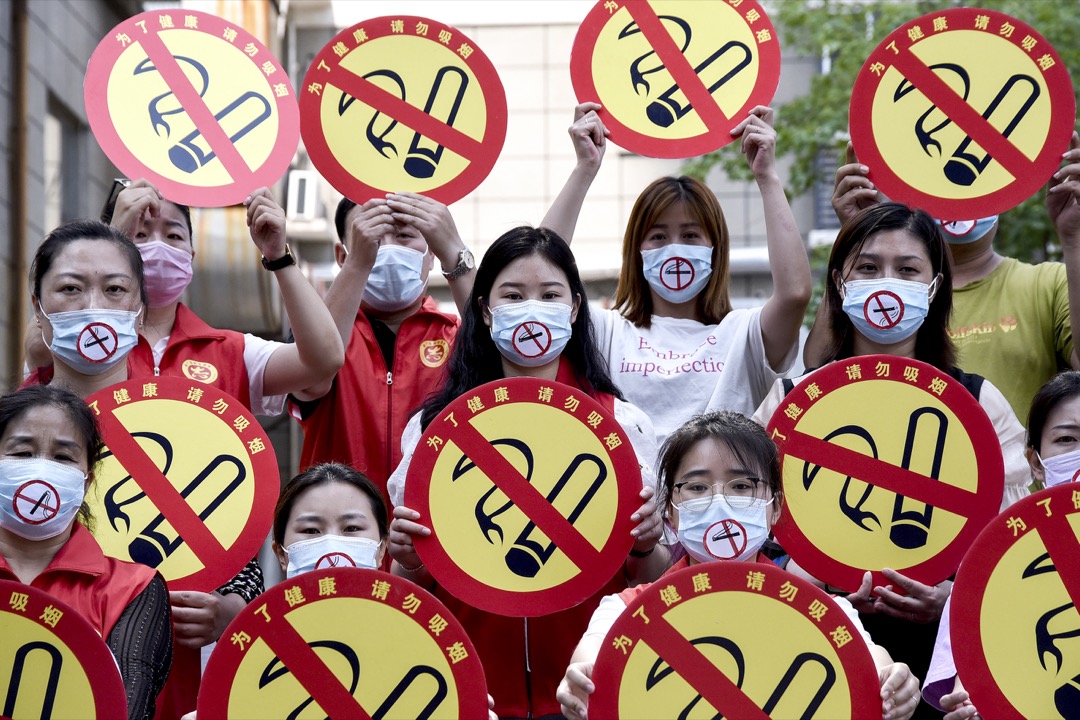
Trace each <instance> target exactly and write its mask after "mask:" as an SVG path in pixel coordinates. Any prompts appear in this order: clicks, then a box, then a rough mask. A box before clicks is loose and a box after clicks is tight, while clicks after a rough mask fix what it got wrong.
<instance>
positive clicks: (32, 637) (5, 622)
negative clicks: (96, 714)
mask: <svg viewBox="0 0 1080 720" xmlns="http://www.w3.org/2000/svg"><path fill="white" fill-rule="evenodd" d="M0 637H2V638H3V642H0V698H5V701H4V705H5V709H6V710H8V715H7V716H8V717H12V718H15V720H19V718H40V717H42V715H43V711H42V707H43V703H45V702H51V703H52V717H56V718H78V717H85V716H86V713H87V708H93V707H95V706H96V703H95V701H94V693H93V690H92V689H91V687H90V681H89V679H88V678H87V676H86V671H85V670H83V667H82V664H81V663H80V662H79V660H78V658H76V657H75V654H74V653H73V652H71V650H70V649H69V648H68V647H67V645H65V644H64V643H63V642H61V641H60V640H59V638H57V636H56V635H55V634H54V633H52V632H50V631H49V629H48V628H46V627H43V626H42V625H41V624H39V623H38V622H35V621H34V620H33V619H30V618H27V617H23V616H20V615H18V614H16V613H12V612H3V613H0ZM42 646H45V647H42ZM20 668H21V675H19V677H18V688H17V690H16V695H15V705H14V707H11V706H8V705H7V702H8V701H7V700H6V698H8V694H9V693H10V692H11V691H12V686H13V684H14V679H13V676H14V675H15V671H16V669H20ZM53 673H55V674H56V682H55V685H53V686H52V688H51V691H50V680H51V675H52V674H53Z"/></svg>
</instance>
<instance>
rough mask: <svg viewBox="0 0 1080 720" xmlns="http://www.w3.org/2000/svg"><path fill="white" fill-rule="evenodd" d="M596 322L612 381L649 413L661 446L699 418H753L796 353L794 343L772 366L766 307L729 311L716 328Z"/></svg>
mask: <svg viewBox="0 0 1080 720" xmlns="http://www.w3.org/2000/svg"><path fill="white" fill-rule="evenodd" d="M592 318H593V322H594V324H595V325H596V343H597V346H598V347H599V349H600V353H601V354H602V355H603V356H604V357H605V358H607V361H608V373H609V374H610V375H611V379H612V381H613V382H614V383H615V385H616V386H617V387H618V388H619V390H621V391H622V392H623V394H624V395H625V396H626V399H627V400H628V401H630V402H632V403H633V404H635V405H637V406H638V407H639V408H641V409H642V410H644V411H645V412H646V413H648V415H649V418H650V419H651V420H652V423H653V428H654V429H655V430H656V443H657V445H658V446H659V445H660V444H661V443H663V441H664V438H666V437H667V436H668V434H669V433H671V431H672V430H675V429H676V428H678V427H679V426H680V425H682V424H683V423H684V422H686V421H687V420H689V419H690V418H691V417H693V416H694V415H698V414H700V413H703V412H709V411H712V410H733V411H736V412H741V413H743V414H744V415H750V414H751V413H753V412H754V410H755V409H756V408H757V406H758V405H759V404H760V403H761V400H762V399H763V398H764V397H765V393H767V392H768V390H769V388H770V387H771V386H772V384H773V383H774V382H775V381H776V379H777V378H779V377H780V376H781V375H783V373H785V372H787V371H788V370H789V369H790V368H791V365H792V363H794V361H795V355H796V351H797V350H798V343H793V344H792V346H791V349H790V350H789V351H788V353H787V355H785V357H784V360H783V362H782V363H781V364H780V368H779V369H777V370H774V369H773V368H771V367H770V366H769V361H768V359H767V358H766V357H765V344H764V342H763V340H762V338H761V308H754V309H752V310H732V311H731V312H730V313H728V314H727V316H726V317H725V318H724V319H723V320H722V321H720V323H719V324H718V325H705V324H703V323H700V322H697V321H696V320H685V319H682V318H669V317H657V316H653V318H652V324H651V326H650V327H648V328H643V327H640V328H639V327H637V326H635V325H634V324H633V323H631V322H630V321H629V320H627V319H626V318H624V317H623V316H622V315H620V314H619V313H618V312H616V311H614V310H597V311H594V312H593V313H592Z"/></svg>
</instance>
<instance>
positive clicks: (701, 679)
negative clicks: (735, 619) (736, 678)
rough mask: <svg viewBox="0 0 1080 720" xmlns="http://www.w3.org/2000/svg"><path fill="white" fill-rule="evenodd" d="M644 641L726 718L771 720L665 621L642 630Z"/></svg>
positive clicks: (654, 622)
mask: <svg viewBox="0 0 1080 720" xmlns="http://www.w3.org/2000/svg"><path fill="white" fill-rule="evenodd" d="M640 630H641V640H643V641H645V642H646V643H647V644H648V645H649V647H651V648H652V649H653V650H654V651H655V652H656V654H657V655H659V656H660V657H661V658H663V660H664V662H666V663H667V664H668V665H670V666H671V669H672V670H674V671H675V672H676V673H678V674H679V677H681V678H682V679H683V680H685V681H686V682H688V683H689V684H690V687H692V688H694V690H696V691H697V692H698V694H699V695H701V697H702V698H704V699H705V701H706V702H708V703H709V704H710V705H712V707H713V709H714V710H717V711H719V712H720V713H722V714H723V716H724V717H729V718H740V719H745V720H768V717H769V716H768V715H766V714H765V711H764V710H762V709H761V708H759V707H758V706H757V703H755V702H754V701H753V700H751V699H750V698H749V697H748V696H747V695H746V693H744V692H743V691H742V688H740V687H739V686H738V685H736V684H735V683H733V682H732V681H731V679H730V678H728V676H727V675H725V674H724V673H722V672H720V669H719V668H717V667H716V666H715V665H713V663H712V661H711V660H709V658H707V657H705V654H704V653H702V652H701V651H700V650H698V648H697V646H696V645H694V644H693V643H691V642H690V641H689V640H687V639H686V638H685V637H683V636H682V633H680V632H679V631H678V630H676V629H675V628H673V627H672V626H671V624H670V623H668V621H667V620H665V619H664V618H663V617H661V618H658V619H655V620H653V622H651V623H648V624H644V625H642V626H641V628H640Z"/></svg>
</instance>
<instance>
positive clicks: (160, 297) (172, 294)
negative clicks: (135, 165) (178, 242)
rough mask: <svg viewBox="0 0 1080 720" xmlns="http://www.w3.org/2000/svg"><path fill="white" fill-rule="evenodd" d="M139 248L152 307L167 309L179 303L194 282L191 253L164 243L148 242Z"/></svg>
mask: <svg viewBox="0 0 1080 720" xmlns="http://www.w3.org/2000/svg"><path fill="white" fill-rule="evenodd" d="M138 247H139V253H140V254H141V255H142V259H143V282H144V283H145V285H146V294H147V295H149V297H150V307H153V308H156V307H165V306H166V305H171V304H172V303H174V302H176V301H177V300H178V299H179V298H180V296H181V295H182V294H183V293H184V290H185V289H186V288H187V286H188V285H189V284H190V283H191V253H190V252H188V251H187V250H181V249H180V248H177V247H173V246H172V245H170V244H169V243H167V242H163V241H161V240H154V241H152V242H145V243H142V244H141V245H139V246H138Z"/></svg>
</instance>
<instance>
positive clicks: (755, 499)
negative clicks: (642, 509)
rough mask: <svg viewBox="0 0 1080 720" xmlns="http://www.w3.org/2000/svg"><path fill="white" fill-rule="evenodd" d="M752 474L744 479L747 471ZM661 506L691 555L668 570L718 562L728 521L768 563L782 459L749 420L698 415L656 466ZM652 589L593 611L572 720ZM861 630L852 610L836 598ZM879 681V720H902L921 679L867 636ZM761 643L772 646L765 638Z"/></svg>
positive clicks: (570, 700) (565, 702) (569, 672)
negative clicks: (716, 537) (624, 618)
mask: <svg viewBox="0 0 1080 720" xmlns="http://www.w3.org/2000/svg"><path fill="white" fill-rule="evenodd" d="M748 472H749V473H750V474H751V475H752V476H751V477H747V473H748ZM658 474H659V477H660V501H661V504H662V507H664V508H665V509H666V512H667V516H668V522H669V523H670V524H671V527H672V528H673V529H674V530H676V532H677V533H678V536H679V542H680V543H682V545H683V547H685V548H686V551H687V553H688V554H687V555H685V556H683V557H682V558H681V559H680V560H679V561H678V562H677V563H675V564H674V565H673V566H672V567H671V569H670V570H668V572H676V571H678V570H681V569H683V568H685V567H689V566H691V565H696V564H698V563H705V562H723V561H718V560H717V559H716V557H715V556H714V555H713V553H710V552H709V550H708V548H707V547H706V540H705V532H706V530H708V529H709V528H710V527H712V526H713V525H715V524H716V523H718V522H720V521H721V520H724V519H728V518H730V519H734V520H736V521H738V522H739V523H740V524H741V525H742V526H743V527H744V528H745V529H746V549H745V550H744V551H743V552H742V554H741V555H739V557H737V558H734V559H735V560H742V561H756V562H766V563H767V562H771V561H770V560H768V559H767V558H766V557H765V556H764V555H761V554H760V551H761V547H762V545H764V544H765V540H766V539H767V538H768V537H769V532H770V528H772V525H773V523H774V522H775V521H776V518H777V517H778V516H779V514H780V506H781V503H782V496H781V492H780V461H779V458H778V457H777V453H776V446H775V445H774V444H773V442H772V440H770V439H769V436H768V435H767V434H766V433H765V431H764V430H762V428H761V426H760V425H757V424H756V423H754V422H753V421H752V420H750V419H748V418H747V417H745V416H744V415H740V414H739V413H733V412H716V413H708V414H705V415H698V416H697V417H695V418H693V419H691V420H690V421H689V422H687V423H686V424H685V425H683V426H682V427H680V428H678V429H677V430H675V432H673V433H672V434H671V435H669V436H668V439H667V441H666V442H665V443H664V446H663V448H662V449H661V451H660V463H659V465H658ZM647 588H648V584H646V585H638V586H637V587H634V588H631V589H629V590H624V591H623V592H621V593H619V594H618V595H610V596H608V597H606V598H604V599H603V600H602V601H601V602H600V605H599V607H597V609H596V612H594V613H593V616H592V619H591V620H590V621H589V627H588V630H586V632H585V634H584V636H583V637H582V638H581V641H580V642H579V643H578V645H577V648H576V649H575V650H574V655H573V658H572V659H571V662H570V665H569V667H567V669H566V675H565V676H564V677H563V680H562V682H561V683H560V684H559V692H558V699H559V703H560V706H561V708H562V712H563V714H564V715H566V717H568V718H570V719H571V720H586V719H587V718H588V706H589V696H590V695H591V694H592V693H593V691H594V689H595V687H594V685H593V683H592V680H591V678H592V674H593V667H594V666H595V664H596V658H597V656H598V655H599V653H600V648H601V646H602V644H603V642H604V638H605V637H606V636H607V633H608V631H609V630H610V629H611V627H612V625H614V624H615V621H616V620H618V618H619V616H620V615H621V614H622V612H623V610H625V609H626V606H627V605H629V604H630V602H631V600H633V599H634V598H635V597H636V596H637V595H639V594H641V593H642V592H644V591H645V590H646V589H647ZM838 602H839V604H840V606H841V608H843V609H844V610H845V611H846V612H848V613H849V614H850V615H852V616H853V617H852V621H853V622H854V623H856V626H857V627H858V628H859V629H860V630H861V629H862V628H861V624H859V621H858V617H857V616H855V613H854V610H852V609H851V606H850V605H849V604H848V603H847V602H845V601H843V600H842V599H838ZM862 635H863V638H864V639H865V640H866V642H867V644H868V645H869V646H870V653H871V655H872V656H873V658H874V662H875V664H876V666H877V670H878V676H879V678H880V681H881V716H882V718H885V719H886V720H904V719H905V718H908V717H910V716H911V713H912V712H913V711H914V710H915V706H916V704H917V703H918V702H919V681H918V680H917V679H916V678H915V677H913V676H912V675H911V672H910V670H908V667H907V666H906V665H904V664H903V663H894V662H893V661H892V658H890V657H889V653H888V652H887V651H886V650H885V649H884V648H882V647H881V646H879V645H875V644H874V643H873V641H872V640H871V639H870V637H869V636H868V635H867V634H866V633H865V631H863V633H862ZM762 642H769V640H767V639H764V638H763V639H762Z"/></svg>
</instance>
